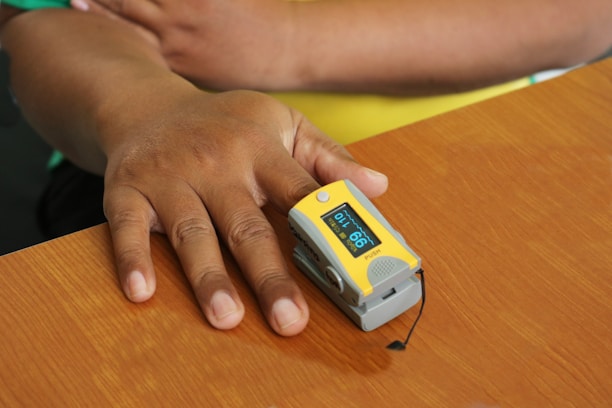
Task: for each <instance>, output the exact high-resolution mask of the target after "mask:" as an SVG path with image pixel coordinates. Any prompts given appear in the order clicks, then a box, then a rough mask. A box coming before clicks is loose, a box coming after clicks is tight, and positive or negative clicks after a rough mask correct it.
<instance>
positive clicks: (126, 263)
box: [115, 243, 146, 271]
mask: <svg viewBox="0 0 612 408" xmlns="http://www.w3.org/2000/svg"><path fill="white" fill-rule="evenodd" d="M145 255H146V253H145V250H144V246H143V245H138V244H137V243H134V245H129V246H123V247H121V248H115V261H116V263H117V266H118V268H119V269H120V270H123V271H131V270H133V269H136V268H137V267H138V265H140V261H141V260H142V259H143V258H144V257H145Z"/></svg>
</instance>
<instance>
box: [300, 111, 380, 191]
mask: <svg viewBox="0 0 612 408" xmlns="http://www.w3.org/2000/svg"><path fill="white" fill-rule="evenodd" d="M294 143H295V144H294V149H293V157H294V159H295V160H297V161H298V163H300V165H301V166H302V167H304V168H305V169H306V171H308V172H309V173H310V175H311V176H312V177H314V178H315V179H316V180H318V181H319V183H320V184H329V183H331V182H334V181H337V180H341V179H349V180H350V181H351V182H353V184H355V186H357V188H359V189H360V190H361V191H362V192H363V193H364V194H365V195H366V196H368V197H369V198H374V197H378V196H380V195H382V194H383V193H384V192H385V191H387V187H388V186H389V180H388V179H387V176H386V175H384V174H382V173H380V172H378V171H376V170H373V169H370V168H367V167H365V166H363V165H361V164H359V163H357V161H355V159H354V158H353V156H351V154H350V153H349V152H348V151H347V150H346V148H345V147H344V146H342V145H341V144H340V143H338V142H336V141H334V140H332V139H331V138H329V137H328V136H327V135H325V134H324V133H323V132H322V131H320V130H319V129H318V128H316V127H315V126H314V125H313V124H311V123H310V122H309V121H308V120H306V119H303V122H302V123H301V124H300V132H298V134H297V136H296V140H295V142H294Z"/></svg>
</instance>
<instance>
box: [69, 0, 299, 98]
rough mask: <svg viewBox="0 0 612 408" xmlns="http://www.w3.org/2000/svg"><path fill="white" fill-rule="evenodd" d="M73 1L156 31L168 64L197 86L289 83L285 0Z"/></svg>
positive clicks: (262, 87) (278, 87)
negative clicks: (229, 0) (228, 0)
mask: <svg viewBox="0 0 612 408" xmlns="http://www.w3.org/2000/svg"><path fill="white" fill-rule="evenodd" d="M71 5H72V7H73V8H76V9H79V10H83V11H89V12H93V13H97V14H102V15H106V16H108V17H111V18H115V19H123V20H125V21H128V22H130V23H131V24H132V26H133V27H134V28H135V29H138V30H141V31H146V32H148V33H149V35H151V34H152V35H154V36H155V37H156V39H157V41H158V42H159V47H160V49H161V52H162V54H163V56H164V58H165V59H166V62H167V63H168V65H169V66H170V68H171V69H172V70H173V71H174V72H176V73H178V74H179V75H181V76H183V77H185V78H187V79H189V80H190V81H192V82H193V83H195V84H197V85H199V86H201V87H205V88H209V89H225V90H227V89H238V88H247V89H259V90H286V89H290V88H291V87H292V84H291V82H292V81H294V78H293V77H292V76H290V75H289V70H290V69H291V68H290V65H291V64H292V63H293V60H294V59H293V58H292V57H291V55H289V53H290V51H291V49H290V35H291V32H292V29H293V26H292V22H291V15H292V13H291V12H290V9H291V7H293V6H292V5H291V4H290V3H289V2H286V1H282V0H240V1H231V2H227V1H220V0H208V1H199V0H184V1H165V0H161V1H151V0H130V1H128V0H72V1H71ZM202 67H206V69H202Z"/></svg>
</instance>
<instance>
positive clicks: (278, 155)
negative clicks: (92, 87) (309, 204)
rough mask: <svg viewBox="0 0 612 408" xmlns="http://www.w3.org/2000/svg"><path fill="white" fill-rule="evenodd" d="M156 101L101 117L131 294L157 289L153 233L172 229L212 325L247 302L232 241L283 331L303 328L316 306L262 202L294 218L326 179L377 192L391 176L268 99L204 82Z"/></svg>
mask: <svg viewBox="0 0 612 408" xmlns="http://www.w3.org/2000/svg"><path fill="white" fill-rule="evenodd" d="M149 102H151V103H148V104H147V106H146V107H145V108H144V109H141V108H140V107H132V109H131V111H130V114H129V115H123V114H122V112H123V111H125V107H122V106H121V104H117V105H116V106H115V108H113V109H115V110H114V111H113V112H112V114H111V115H108V116H107V117H108V118H110V119H109V120H106V121H104V122H102V123H101V124H100V131H101V133H102V134H105V135H112V136H109V137H107V138H104V140H105V141H106V142H105V144H104V145H103V146H102V147H103V150H105V153H106V156H107V158H108V162H107V166H106V173H105V197H104V206H105V213H106V216H107V218H108V221H109V226H110V230H111V235H112V237H113V245H114V251H115V255H116V261H117V268H118V274H119V279H120V282H121V284H122V287H123V290H124V292H125V294H126V296H127V297H128V298H129V299H130V300H132V301H134V302H142V301H145V300H147V299H149V298H150V297H151V296H152V295H153V292H154V291H155V272H154V267H153V265H152V263H151V256H150V247H149V234H150V232H151V231H156V232H161V233H165V234H166V235H167V236H168V239H169V241H170V243H171V245H172V247H173V248H174V250H175V251H176V253H177V255H178V257H179V259H180V262H181V265H182V267H183V270H184V272H185V274H186V276H187V278H188V280H189V282H190V283H191V286H192V288H193V291H194V293H195V295H196V298H197V300H198V302H199V304H200V306H201V308H202V310H203V312H204V314H205V316H206V318H207V320H208V321H209V322H210V324H211V325H212V326H214V327H216V328H219V329H230V328H233V327H235V326H236V325H238V324H239V323H240V321H241V320H242V318H243V315H244V306H243V304H242V302H241V300H240V297H239V295H238V293H237V291H236V289H235V287H234V286H233V285H232V283H231V279H230V277H229V276H228V273H227V271H226V269H225V267H224V262H223V258H222V255H221V250H220V247H219V239H221V240H223V241H224V242H225V244H226V245H227V247H228V248H229V250H230V251H231V253H232V254H233V256H234V258H235V259H236V261H237V263H238V265H239V267H240V269H241V271H242V273H243V275H244V276H245V278H246V280H247V282H248V283H249V284H250V286H251V287H252V289H253V291H254V293H255V294H256V296H257V299H258V301H259V303H260V305H261V308H262V311H263V313H264V315H265V317H266V318H267V320H268V322H269V324H270V326H271V327H272V328H273V330H274V331H275V332H277V333H278V334H281V335H284V336H291V335H295V334H297V333H299V332H301V331H302V330H303V329H304V327H305V326H306V323H307V321H308V306H307V304H306V301H305V300H304V298H303V296H302V294H301V292H300V290H299V288H298V286H297V284H296V283H295V282H294V281H293V279H292V278H291V276H290V274H289V273H288V270H287V266H286V264H285V262H284V257H283V255H282V253H281V251H280V248H279V245H278V242H277V238H276V235H275V233H274V230H273V229H272V227H271V225H270V224H269V222H268V220H267V219H266V217H265V215H264V214H263V212H262V210H261V207H262V206H263V205H266V204H270V205H272V206H273V207H274V208H276V209H277V210H278V211H280V212H281V213H283V214H287V213H288V210H289V209H290V208H291V207H292V206H293V205H294V204H295V203H296V202H297V201H298V200H300V199H301V198H302V197H304V196H305V195H306V194H308V193H309V192H311V191H313V190H315V189H316V188H318V187H319V183H324V184H326V183H328V182H331V181H334V180H337V179H341V178H349V179H351V180H352V181H353V182H354V183H355V184H356V185H357V186H358V187H359V188H361V189H362V190H363V191H364V193H366V194H367V195H368V196H370V197H374V196H377V195H380V194H382V193H383V192H384V191H385V190H386V187H387V179H386V177H385V176H384V175H381V174H378V173H376V172H372V171H371V170H368V169H366V168H364V167H362V166H360V165H359V164H357V163H356V162H355V161H354V160H353V159H352V158H351V156H350V155H349V154H348V152H347V151H346V150H345V149H344V148H343V147H342V146H340V145H338V144H336V143H335V142H333V141H332V140H331V139H329V138H327V137H326V136H325V135H324V134H322V133H321V132H320V131H319V130H318V129H316V128H315V127H314V126H313V125H312V124H310V123H309V122H308V120H307V119H305V118H304V117H303V116H302V115H301V114H299V113H298V112H296V111H294V110H292V109H290V108H288V107H286V106H284V105H283V104H281V103H280V102H278V101H276V100H275V99H273V98H272V97H269V96H267V95H263V94H260V93H256V92H251V91H232V92H226V93H220V94H214V95H211V94H206V93H203V92H201V91H199V90H197V89H196V88H193V91H189V92H187V93H185V94H184V95H181V96H180V97H176V96H175V95H174V94H172V96H170V95H168V96H167V97H166V98H163V99H161V98H160V100H159V102H160V104H157V103H154V102H157V100H156V101H149ZM128 136H129V137H128Z"/></svg>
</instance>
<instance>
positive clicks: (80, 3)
mask: <svg viewBox="0 0 612 408" xmlns="http://www.w3.org/2000/svg"><path fill="white" fill-rule="evenodd" d="M70 5H71V6H72V8H75V9H77V10H81V11H87V10H89V4H87V2H85V1H84V0H72V1H71V2H70Z"/></svg>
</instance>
